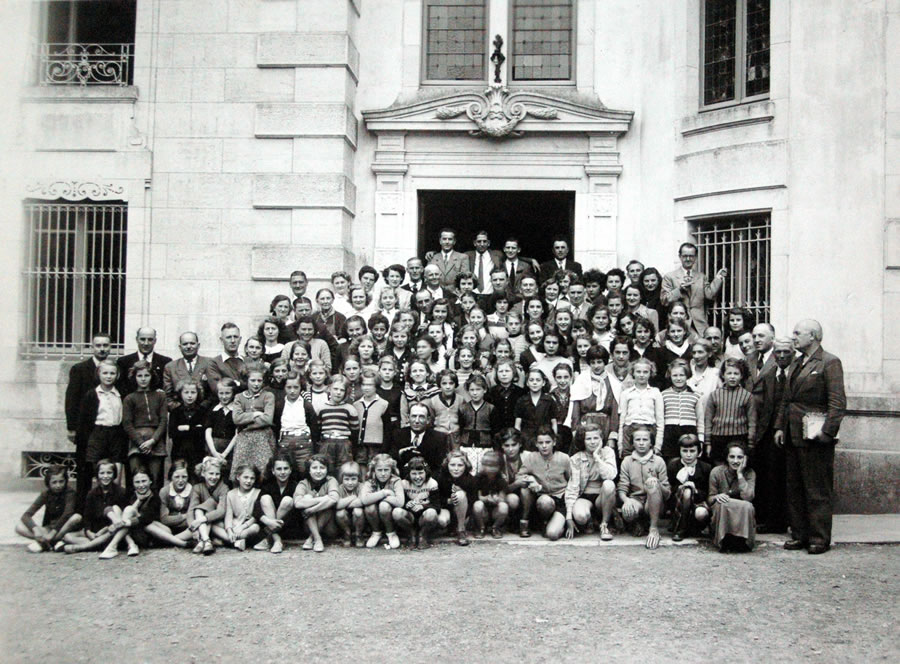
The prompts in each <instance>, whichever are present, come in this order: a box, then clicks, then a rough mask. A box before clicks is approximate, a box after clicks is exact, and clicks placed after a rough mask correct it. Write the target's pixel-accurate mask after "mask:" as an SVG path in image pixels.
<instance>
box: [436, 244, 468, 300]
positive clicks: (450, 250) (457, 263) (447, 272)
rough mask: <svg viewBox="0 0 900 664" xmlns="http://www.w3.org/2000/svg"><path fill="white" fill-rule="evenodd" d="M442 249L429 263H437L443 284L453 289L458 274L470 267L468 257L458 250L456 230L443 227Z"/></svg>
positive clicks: (450, 289) (448, 288)
mask: <svg viewBox="0 0 900 664" xmlns="http://www.w3.org/2000/svg"><path fill="white" fill-rule="evenodd" d="M440 243H441V250H440V251H439V252H437V253H436V254H434V255H433V256H432V257H431V260H429V261H428V264H429V265H436V266H437V267H438V269H439V270H440V272H441V286H443V287H444V288H446V289H447V290H449V291H451V292H452V291H453V288H454V287H455V285H456V275H457V274H459V273H460V272H466V271H467V270H468V269H469V259H468V257H467V256H466V255H465V254H463V253H460V252H458V251H456V249H454V247H456V231H454V230H453V229H452V228H442V229H441V235H440Z"/></svg>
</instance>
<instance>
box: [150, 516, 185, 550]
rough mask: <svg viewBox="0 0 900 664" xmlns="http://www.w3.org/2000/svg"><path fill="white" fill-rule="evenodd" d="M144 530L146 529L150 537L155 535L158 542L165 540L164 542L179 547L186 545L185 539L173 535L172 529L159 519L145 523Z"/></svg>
mask: <svg viewBox="0 0 900 664" xmlns="http://www.w3.org/2000/svg"><path fill="white" fill-rule="evenodd" d="M144 530H146V531H147V533H148V534H149V535H150V536H151V537H155V538H156V539H158V540H159V541H160V542H165V543H166V544H171V545H172V546H177V547H179V548H184V547H186V546H187V540H186V539H184V538H182V537H178V536H177V535H173V534H172V529H171V528H169V527H168V526H166V525H164V524H162V523H160V522H159V521H154V522H153V523H149V524H147V525H146V526H145V527H144Z"/></svg>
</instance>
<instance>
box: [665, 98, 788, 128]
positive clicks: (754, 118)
mask: <svg viewBox="0 0 900 664" xmlns="http://www.w3.org/2000/svg"><path fill="white" fill-rule="evenodd" d="M774 119H775V102H773V101H770V100H765V101H757V102H752V103H749V104H739V105H737V106H729V107H727V108H719V109H716V110H713V111H703V112H701V113H698V114H696V115H689V116H687V117H685V118H682V119H681V135H682V136H694V135H696V134H705V133H707V132H710V131H719V130H720V129H730V128H732V127H744V126H747V125H754V124H765V123H767V122H772V120H774Z"/></svg>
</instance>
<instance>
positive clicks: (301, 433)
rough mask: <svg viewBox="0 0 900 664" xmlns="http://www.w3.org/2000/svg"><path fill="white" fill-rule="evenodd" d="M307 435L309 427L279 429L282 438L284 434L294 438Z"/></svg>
mask: <svg viewBox="0 0 900 664" xmlns="http://www.w3.org/2000/svg"><path fill="white" fill-rule="evenodd" d="M308 435H309V429H290V430H288V429H282V430H281V437H282V438H284V437H285V436H293V437H294V438H299V437H300V436H308Z"/></svg>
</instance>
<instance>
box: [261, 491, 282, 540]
mask: <svg viewBox="0 0 900 664" xmlns="http://www.w3.org/2000/svg"><path fill="white" fill-rule="evenodd" d="M259 506H260V508H262V516H261V517H260V518H259V520H260V523H262V524H263V525H264V526H265V527H266V528H268V529H269V530H270V531H272V532H274V531H275V530H279V529H280V528H281V526H280V525H279V524H278V523H277V519H278V517H277V516H276V515H275V502H274V501H273V500H272V496H262V497H261V498H260V499H259Z"/></svg>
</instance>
